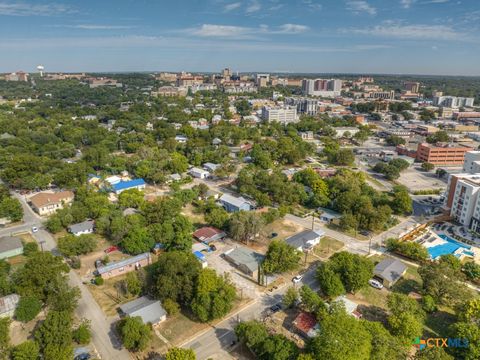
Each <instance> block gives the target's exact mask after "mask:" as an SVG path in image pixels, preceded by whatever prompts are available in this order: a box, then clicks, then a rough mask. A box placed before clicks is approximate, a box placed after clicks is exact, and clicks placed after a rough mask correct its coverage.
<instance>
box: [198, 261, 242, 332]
mask: <svg viewBox="0 0 480 360" xmlns="http://www.w3.org/2000/svg"><path fill="white" fill-rule="evenodd" d="M235 295H236V292H235V287H234V286H233V285H232V284H231V283H230V281H229V280H228V278H224V277H221V276H218V275H217V274H216V273H215V270H213V269H202V270H201V271H200V274H199V276H198V280H197V284H196V288H195V294H194V296H193V299H192V302H191V308H192V311H193V313H194V314H195V315H196V316H197V317H198V318H199V319H200V321H203V322H206V321H210V320H214V319H218V318H221V317H222V316H225V315H226V314H228V312H229V311H230V310H231V309H232V306H233V300H235Z"/></svg>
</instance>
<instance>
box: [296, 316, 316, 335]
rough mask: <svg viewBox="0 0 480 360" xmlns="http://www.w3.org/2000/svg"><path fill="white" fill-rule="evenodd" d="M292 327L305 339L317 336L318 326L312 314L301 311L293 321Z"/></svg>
mask: <svg viewBox="0 0 480 360" xmlns="http://www.w3.org/2000/svg"><path fill="white" fill-rule="evenodd" d="M293 326H294V327H295V329H297V331H298V332H299V333H300V335H302V336H305V337H306V338H313V337H315V335H317V333H318V330H319V325H318V322H317V318H316V317H315V315H313V314H312V313H308V312H305V311H301V312H300V313H299V314H298V315H297V317H296V318H295V320H293Z"/></svg>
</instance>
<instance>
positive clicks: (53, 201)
mask: <svg viewBox="0 0 480 360" xmlns="http://www.w3.org/2000/svg"><path fill="white" fill-rule="evenodd" d="M73 197H74V195H73V192H71V191H60V192H56V193H47V192H41V193H38V194H36V195H33V196H32V197H31V198H30V204H31V205H32V208H33V210H35V211H36V212H37V213H38V214H39V215H51V214H54V213H55V212H56V211H57V210H60V209H63V207H64V206H65V205H66V204H70V203H71V202H72V201H73Z"/></svg>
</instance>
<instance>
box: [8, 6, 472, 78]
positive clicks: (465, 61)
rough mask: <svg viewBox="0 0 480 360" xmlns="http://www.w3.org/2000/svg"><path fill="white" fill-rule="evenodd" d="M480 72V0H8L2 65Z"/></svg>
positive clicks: (61, 68)
mask: <svg viewBox="0 0 480 360" xmlns="http://www.w3.org/2000/svg"><path fill="white" fill-rule="evenodd" d="M40 64H41V65H43V66H44V67H45V69H46V71H68V72H75V71H86V72H94V71H98V72H105V71H112V72H113V71H182V70H184V71H193V72H202V71H205V72H206V71H209V72H210V71H217V72H218V71H220V70H221V69H222V68H224V67H229V68H231V69H232V70H233V71H239V72H256V71H258V72H264V71H265V72H315V73H365V74H367V73H370V74H375V73H377V74H436V75H437V74H438V75H480V0H461V1H457V0H245V1H242V0H77V1H74V0H53V1H50V0H46V1H45V0H25V1H13V0H0V72H12V71H17V70H24V71H29V72H33V71H35V68H36V67H37V65H40Z"/></svg>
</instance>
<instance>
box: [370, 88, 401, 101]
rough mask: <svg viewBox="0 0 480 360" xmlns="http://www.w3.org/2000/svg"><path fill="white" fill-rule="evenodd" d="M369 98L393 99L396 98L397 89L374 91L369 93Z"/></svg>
mask: <svg viewBox="0 0 480 360" xmlns="http://www.w3.org/2000/svg"><path fill="white" fill-rule="evenodd" d="M367 97H368V98H369V99H382V100H393V99H395V91H393V90H391V91H372V92H369V93H368V94H367Z"/></svg>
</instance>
